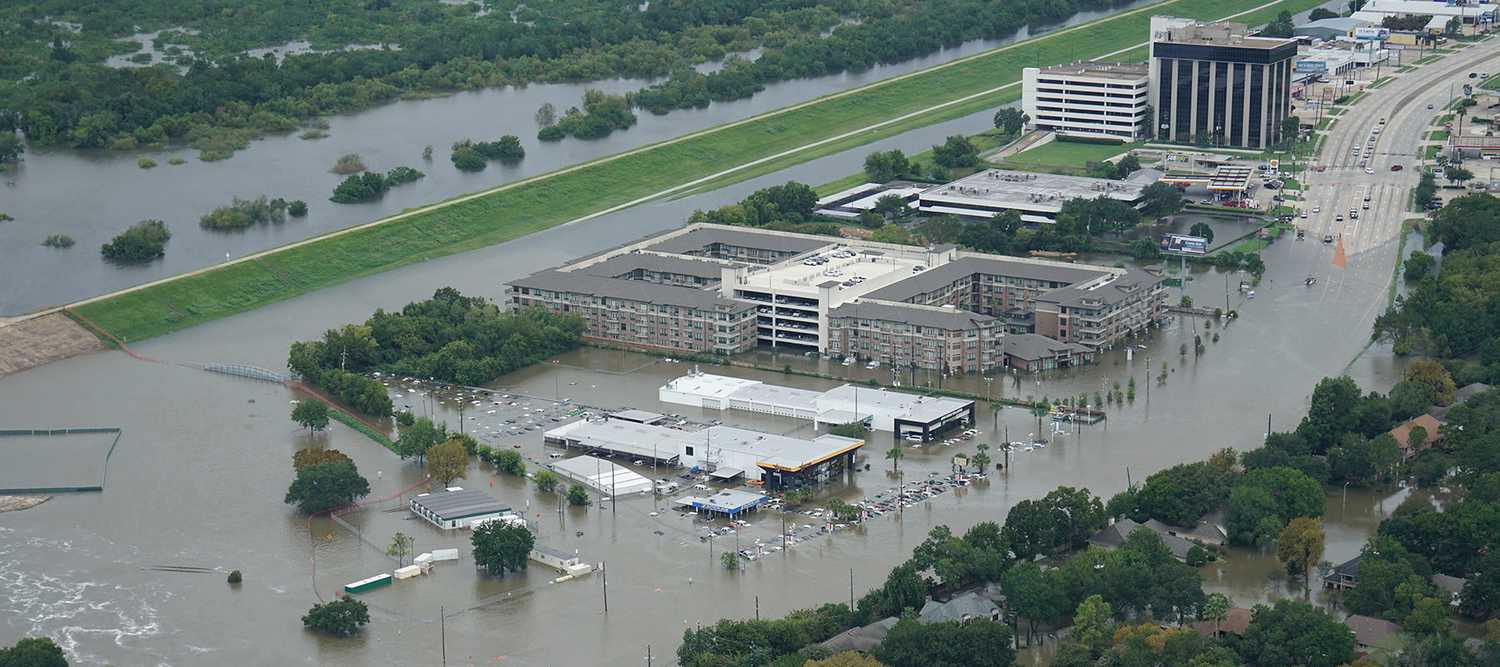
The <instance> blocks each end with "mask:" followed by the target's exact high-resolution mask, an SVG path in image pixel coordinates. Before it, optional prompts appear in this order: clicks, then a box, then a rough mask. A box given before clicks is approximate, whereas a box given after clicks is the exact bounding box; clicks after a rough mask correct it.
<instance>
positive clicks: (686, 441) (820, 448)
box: [546, 419, 864, 485]
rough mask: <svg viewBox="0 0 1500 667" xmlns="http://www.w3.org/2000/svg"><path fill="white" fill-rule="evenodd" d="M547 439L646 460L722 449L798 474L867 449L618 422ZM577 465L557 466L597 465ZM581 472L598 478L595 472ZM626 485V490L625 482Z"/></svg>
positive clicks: (581, 425)
mask: <svg viewBox="0 0 1500 667" xmlns="http://www.w3.org/2000/svg"><path fill="white" fill-rule="evenodd" d="M546 436H547V439H548V440H549V441H551V440H563V439H566V440H569V441H576V442H577V443H578V444H579V445H580V446H584V447H596V448H598V449H604V450H608V451H613V452H619V453H622V454H629V455H631V456H640V457H643V458H645V457H651V456H656V457H657V458H661V459H666V458H671V457H675V456H677V455H678V454H679V453H681V452H682V451H684V448H685V447H697V448H698V449H699V450H700V451H708V450H710V449H723V450H726V451H731V452H736V453H738V454H741V455H744V456H746V457H750V458H752V459H753V460H754V461H755V462H756V464H757V465H764V466H773V467H776V468H780V469H784V470H793V471H795V470H800V469H801V468H804V467H807V466H810V465H813V464H816V463H820V462H822V461H825V460H828V459H830V458H832V457H834V456H838V455H840V454H844V453H847V452H849V451H852V450H854V449H858V448H859V447H860V446H861V445H863V444H864V441H863V440H857V439H854V438H845V437H842V436H837V435H829V434H824V435H820V436H818V437H816V438H813V439H811V440H806V439H803V438H796V437H792V436H787V435H778V434H776V433H765V432H761V431H752V430H750V429H744V428H738V427H734V426H711V427H709V428H707V429H703V430H699V431H682V430H678V429H675V428H668V427H665V426H650V425H647V424H637V423H635V422H628V421H621V420H616V419H609V420H593V421H579V422H573V423H571V424H566V425H563V426H559V427H557V428H555V429H552V430H550V431H547V434H546ZM582 458H588V459H590V460H591V461H592V460H593V459H592V457H583V456H580V457H578V459H582ZM578 459H568V460H567V461H562V462H559V463H557V464H553V465H554V466H558V465H564V466H565V467H567V468H569V469H572V468H578V467H582V468H587V467H588V466H589V465H593V464H592V463H578V464H574V463H569V462H571V461H576V460H578ZM606 463H607V462H606ZM580 472H582V473H587V474H588V475H593V474H594V470H593V469H585V470H581V471H580ZM621 480H622V481H621V484H622V485H623V484H624V482H623V480H624V478H623V477H622V478H621Z"/></svg>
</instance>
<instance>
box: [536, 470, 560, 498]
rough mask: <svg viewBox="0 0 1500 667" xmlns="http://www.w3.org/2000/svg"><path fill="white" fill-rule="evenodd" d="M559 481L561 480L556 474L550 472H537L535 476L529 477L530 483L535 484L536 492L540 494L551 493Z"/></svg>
mask: <svg viewBox="0 0 1500 667" xmlns="http://www.w3.org/2000/svg"><path fill="white" fill-rule="evenodd" d="M561 480H562V478H560V477H558V476H557V473H555V472H552V471H551V470H538V471H536V474H535V475H532V476H531V483H532V484H535V485H536V490H538V491H541V492H542V493H552V492H553V491H554V490H556V489H557V485H558V483H559V482H561Z"/></svg>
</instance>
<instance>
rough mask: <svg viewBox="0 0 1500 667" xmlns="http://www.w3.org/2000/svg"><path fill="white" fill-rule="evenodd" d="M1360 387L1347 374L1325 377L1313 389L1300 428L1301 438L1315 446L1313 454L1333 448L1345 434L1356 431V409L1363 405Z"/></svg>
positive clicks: (1298, 432)
mask: <svg viewBox="0 0 1500 667" xmlns="http://www.w3.org/2000/svg"><path fill="white" fill-rule="evenodd" d="M1360 398H1361V396H1360V390H1359V385H1357V384H1355V383H1354V380H1352V379H1350V378H1349V376H1347V375H1345V376H1342V377H1337V378H1323V379H1322V380H1321V381H1319V382H1318V385H1317V386H1316V387H1314V388H1313V394H1312V404H1311V405H1310V406H1309V407H1308V409H1307V416H1305V417H1303V418H1302V423H1301V424H1298V426H1297V435H1299V436H1301V437H1302V438H1303V439H1304V440H1306V441H1307V442H1308V443H1309V444H1311V445H1312V448H1313V453H1315V454H1316V453H1321V452H1325V451H1327V450H1328V448H1330V447H1332V446H1333V445H1334V443H1336V442H1338V439H1339V438H1340V437H1341V436H1343V434H1345V433H1348V432H1350V431H1353V430H1355V426H1356V414H1355V412H1354V409H1355V407H1357V406H1358V405H1359V403H1360Z"/></svg>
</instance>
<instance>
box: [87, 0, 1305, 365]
mask: <svg viewBox="0 0 1500 667" xmlns="http://www.w3.org/2000/svg"><path fill="white" fill-rule="evenodd" d="M1247 4H1250V3H1246V2H1244V0H1166V1H1165V2H1163V3H1160V4H1157V5H1152V6H1150V7H1148V8H1146V9H1145V10H1143V11H1134V12H1130V13H1126V14H1123V15H1120V16H1115V17H1110V18H1105V19H1101V20H1099V21H1095V22H1093V23H1089V24H1085V25H1083V26H1080V27H1078V28H1076V29H1071V30H1069V31H1062V32H1059V33H1054V34H1051V35H1044V36H1042V37H1038V38H1036V39H1033V40H1028V41H1026V42H1022V43H1020V44H1017V45H1014V46H1011V47H1004V48H1001V49H997V50H994V51H990V52H987V53H984V54H980V55H978V56H975V57H972V58H968V59H964V60H960V61H956V62H954V63H950V64H948V65H944V66H938V67H934V68H931V69H928V70H924V71H921V72H918V73H915V74H913V75H910V76H906V77H898V78H896V79H893V80H888V81H885V82H881V83H878V84H875V85H872V86H869V87H866V88H861V89H857V90H854V91H850V92H846V93H839V94H835V95H830V96H828V97H825V98H822V99H819V100H817V101H815V102H813V103H810V104H806V105H804V106H800V107H795V108H792V109H789V110H785V111H781V112H773V113H771V114H767V115H764V116H760V117H756V118H752V119H749V120H747V121H745V122H741V123H737V124H731V125H728V126H723V127H720V128H715V129H712V130H708V131H705V132H702V133H697V134H693V135H689V136H688V137H685V138H681V139H677V140H672V141H667V142H663V143H660V144H655V145H652V146H647V147H644V148H642V149H639V150H636V151H632V152H628V153H625V154H622V155H618V156H614V157H611V158H605V159H602V160H599V161H595V162H592V163H588V164H585V165H580V166H578V167H574V168H570V169H567V170H563V171H561V172H558V173H553V174H546V175H543V176H540V177H536V178H533V179H528V180H525V181H521V182H518V183H513V184H510V185H507V186H502V187H500V188H496V189H495V190H492V191H489V192H487V193H484V194H482V195H480V196H477V197H470V198H467V199H462V198H461V200H460V201H455V202H452V203H450V204H447V205H445V206H442V207H438V208H432V209H429V210H422V211H420V212H417V213H409V214H403V215H400V216H395V217H393V218H391V219H389V220H387V221H384V222H381V223H380V224H376V225H371V226H367V227H363V228H360V229H356V230H353V231H348V232H345V233H335V234H333V235H329V236H327V237H324V238H319V239H317V240H314V241H313V242H310V243H306V244H303V245H298V246H294V247H289V248H285V249H282V250H279V251H276V252H272V253H270V254H267V255H265V256H261V257H259V258H256V259H253V260H248V261H241V262H238V263H234V264H228V265H225V266H222V267H218V268H214V269H211V270H207V271H204V272H201V273H197V274H194V275H191V276H185V277H181V278H178V279H174V280H170V281H167V282H164V283H161V284H158V285H154V286H151V287H147V288H142V289H139V290H135V291H131V292H127V293H124V294H120V295H116V296H113V297H108V298H104V299H100V300H96V301H92V302H89V303H86V304H83V305H80V306H77V310H78V312H80V313H82V314H83V315H85V316H86V317H88V318H89V319H90V320H92V321H94V322H95V323H97V324H98V325H99V326H101V327H103V328H104V329H106V330H108V331H109V332H111V333H113V334H114V335H116V336H119V337H120V338H122V339H124V340H127V341H136V340H141V339H144V338H151V337H153V336H159V335H162V334H165V333H168V332H171V331H176V330H179V329H184V328H187V327H191V326H194V325H197V324H201V323H203V322H208V321H211V320H215V319H218V318H222V317H227V316H229V315H234V314H236V313H241V312H245V311H248V310H251V309H254V308H257V307H260V306H264V305H267V304H270V303H274V302H277V301H282V300H285V299H289V298H292V297H295V296H298V295H301V294H304V293H307V292H310V291H313V290H317V289H321V288H324V287H328V286H331V285H336V284H339V283H343V282H346V281H349V280H353V279H355V278H359V277H362V276H367V275H370V274H373V273H378V272H381V271H386V270H390V269H393V268H397V267H400V266H404V265H407V264H412V263H415V262H420V261H424V260H427V259H432V258H436V257H441V256H444V255H449V254H453V253H458V252H463V251H466V250H473V249H476V248H480V247H484V246H487V245H492V244H495V243H500V242H503V241H507V240H510V239H514V238H517V237H520V236H524V235H526V234H530V233H532V232H536V231H540V230H543V229H547V228H549V227H553V226H556V225H559V224H562V223H565V222H568V221H570V220H574V219H577V218H580V217H583V216H587V215H590V214H595V213H598V212H600V211H604V210H607V209H610V208H612V207H616V206H621V205H624V204H627V203H629V202H632V201H635V200H637V199H640V198H642V197H647V196H650V195H653V194H655V193H658V192H661V191H663V190H665V189H669V188H673V187H676V186H679V185H682V184H685V183H688V182H691V181H692V180H694V179H696V178H701V177H702V176H703V175H704V174H711V173H715V172H718V171H721V170H724V169H727V168H730V167H732V166H736V165H742V164H745V163H747V162H751V161H754V160H758V159H763V158H766V157H769V156H773V155H777V154H779V153H782V152H786V151H791V150H794V149H797V148H799V147H802V146H805V145H807V144H809V143H813V142H817V141H821V140H825V139H828V138H830V137H834V136H838V135H839V134H842V133H846V132H850V131H853V130H857V129H860V128H863V127H867V126H869V125H873V124H876V123H879V122H882V121H886V120H888V119H891V118H895V117H900V116H902V115H905V114H911V113H915V112H918V111H921V110H923V109H926V108H928V107H930V106H933V105H936V104H940V103H944V102H945V101H952V100H959V99H962V98H965V97H968V96H971V95H977V96H976V97H975V98H974V99H971V100H966V101H964V102H962V103H957V104H952V105H950V106H948V107H944V108H942V109H938V110H934V111H931V112H928V113H923V114H921V115H920V116H917V117H913V118H910V119H906V120H903V121H902V122H900V123H892V124H891V125H889V126H886V127H884V128H881V129H879V130H876V131H872V132H861V133H858V134H856V135H854V136H851V137H847V138H845V139H843V140H841V141H836V142H829V143H827V144H823V145H819V146H817V147H813V148H809V149H805V150H799V151H797V152H796V153H795V154H793V155H789V156H785V157H782V158H780V159H777V160H770V161H767V162H766V163H764V164H761V165H758V166H756V167H754V168H748V169H743V170H740V171H739V172H737V173H735V174H733V175H732V176H726V177H725V179H726V181H727V180H731V179H732V180H741V179H745V178H751V177H754V176H756V175H759V174H763V173H769V172H770V171H775V170H777V169H781V168H783V167H785V166H788V165H790V164H794V163H800V162H805V161H807V160H811V159H814V158H816V157H819V156H821V155H826V154H829V153H832V152H836V151H840V150H845V149H847V148H851V147H853V146H858V145H862V144H865V143H869V142H871V141H875V140H876V139H879V138H882V137H883V136H889V134H895V133H899V132H902V131H906V130H908V129H911V128H913V127H919V126H924V125H929V124H932V123H936V122H941V121H943V120H947V119H950V118H954V117H958V116H962V115H966V114H969V113H973V112H975V111H979V110H983V109H985V108H987V107H993V106H995V105H997V104H1000V103H1002V102H1005V101H1008V100H1009V99H1014V97H1015V96H1016V95H1019V93H1020V91H1019V86H1011V87H1010V88H1006V89H1004V90H1000V91H994V89H995V88H997V87H999V86H1003V85H1007V84H1013V83H1015V82H1016V81H1018V80H1019V78H1020V71H1021V68H1022V67H1026V66H1033V65H1036V64H1037V63H1058V62H1068V61H1072V60H1076V59H1079V58H1089V57H1096V56H1100V55H1103V54H1107V53H1110V52H1113V51H1118V50H1120V49H1125V48H1129V47H1133V46H1135V45H1136V44H1139V43H1140V42H1141V41H1143V40H1144V39H1145V38H1146V36H1147V32H1148V24H1149V21H1150V17H1151V15H1152V14H1153V13H1170V14H1175V15H1178V16H1185V17H1190V18H1200V19H1217V18H1222V17H1225V16H1228V15H1230V14H1235V13H1238V12H1240V11H1244V10H1245V9H1246V5H1247ZM1316 4H1318V2H1317V1H1316V0H1282V1H1281V2H1278V3H1275V4H1272V5H1270V6H1267V7H1265V8H1262V9H1258V10H1256V11H1254V12H1250V13H1248V14H1246V15H1244V16H1240V17H1237V18H1236V19H1235V20H1237V21H1241V22H1244V23H1249V24H1262V23H1266V22H1268V21H1270V20H1271V19H1272V18H1274V17H1275V15H1276V14H1277V13H1278V12H1280V11H1283V10H1286V11H1291V12H1294V13H1295V12H1298V11H1302V10H1304V9H1308V8H1311V7H1313V6H1315V5H1316ZM1250 6H1256V5H1253V4H1251V5H1250ZM985 91H994V92H991V93H985ZM980 93H985V94H980ZM716 183H717V182H716ZM718 184H719V185H722V184H723V183H718Z"/></svg>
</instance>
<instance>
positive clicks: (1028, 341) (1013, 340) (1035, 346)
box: [1005, 334, 1091, 361]
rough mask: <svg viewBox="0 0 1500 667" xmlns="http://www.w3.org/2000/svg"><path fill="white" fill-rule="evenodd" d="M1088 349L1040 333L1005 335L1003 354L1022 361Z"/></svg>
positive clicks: (1086, 350) (1087, 350) (1087, 349)
mask: <svg viewBox="0 0 1500 667" xmlns="http://www.w3.org/2000/svg"><path fill="white" fill-rule="evenodd" d="M1089 351H1091V350H1090V349H1089V348H1087V347H1085V346H1083V345H1079V344H1077V343H1064V342H1061V341H1056V340H1052V339H1051V338H1048V337H1046V336H1043V335H1040V334H1008V335H1006V336H1005V354H1007V355H1010V356H1012V357H1015V358H1017V359H1021V360H1024V361H1038V360H1040V359H1045V358H1048V357H1055V356H1059V355H1067V354H1073V353H1076V352H1089Z"/></svg>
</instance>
